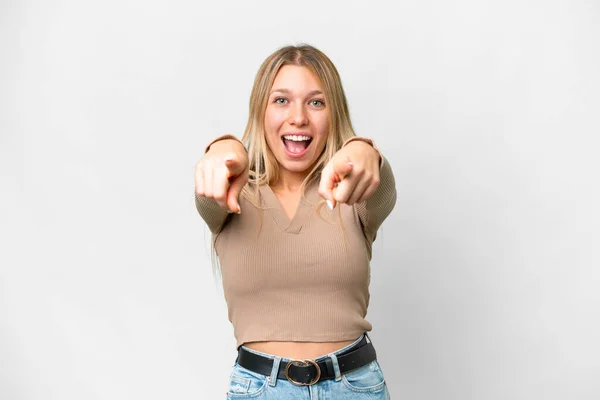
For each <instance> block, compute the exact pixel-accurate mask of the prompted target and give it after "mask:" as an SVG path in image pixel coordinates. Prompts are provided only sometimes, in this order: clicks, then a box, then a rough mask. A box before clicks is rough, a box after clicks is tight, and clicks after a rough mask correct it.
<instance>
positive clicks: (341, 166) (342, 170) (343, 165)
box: [333, 157, 352, 181]
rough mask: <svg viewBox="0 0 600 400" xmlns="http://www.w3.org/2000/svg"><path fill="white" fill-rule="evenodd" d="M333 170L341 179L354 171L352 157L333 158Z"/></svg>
mask: <svg viewBox="0 0 600 400" xmlns="http://www.w3.org/2000/svg"><path fill="white" fill-rule="evenodd" d="M333 171H334V172H335V174H336V175H337V176H338V178H339V180H340V181H341V180H342V179H344V178H345V177H346V176H347V175H348V174H349V173H350V172H351V171H352V161H350V157H338V158H337V159H335V158H334V160H333Z"/></svg>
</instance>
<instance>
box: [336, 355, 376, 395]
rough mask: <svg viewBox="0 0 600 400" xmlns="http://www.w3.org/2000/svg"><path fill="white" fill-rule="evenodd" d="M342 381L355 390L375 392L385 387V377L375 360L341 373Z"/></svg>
mask: <svg viewBox="0 0 600 400" xmlns="http://www.w3.org/2000/svg"><path fill="white" fill-rule="evenodd" d="M342 382H343V383H344V385H345V386H346V387H347V388H348V389H350V390H352V391H355V392H362V393H364V392H369V393H375V392H379V391H383V390H384V389H385V377H384V376H383V372H382V371H381V367H380V366H379V363H378V362H377V360H373V361H371V362H370V363H369V364H367V365H364V366H362V367H360V368H357V369H354V370H352V371H349V372H346V373H344V374H342Z"/></svg>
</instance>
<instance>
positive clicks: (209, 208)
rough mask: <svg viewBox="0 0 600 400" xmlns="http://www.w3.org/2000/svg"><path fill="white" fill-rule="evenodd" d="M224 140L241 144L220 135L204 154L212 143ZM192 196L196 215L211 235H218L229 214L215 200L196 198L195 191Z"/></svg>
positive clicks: (230, 137) (227, 136)
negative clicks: (204, 223) (196, 211)
mask: <svg viewBox="0 0 600 400" xmlns="http://www.w3.org/2000/svg"><path fill="white" fill-rule="evenodd" d="M224 139H233V140H237V141H238V142H240V143H242V142H241V141H240V140H239V139H238V138H236V137H235V136H233V135H222V136H219V137H218V138H216V139H215V140H213V141H212V142H210V143H209V144H208V145H207V146H206V149H205V150H204V154H206V153H207V152H208V150H209V149H210V146H212V144H213V143H215V142H217V141H219V140H224ZM242 144H243V143H242ZM194 196H195V198H196V210H198V213H199V214H200V216H201V217H202V219H203V220H204V222H206V225H208V229H210V231H211V232H212V233H218V232H219V231H220V230H221V229H222V228H223V224H224V223H225V220H226V219H227V216H228V215H229V212H228V211H227V210H224V209H223V208H221V207H220V206H219V203H217V202H216V200H215V199H210V198H208V197H204V196H198V194H197V193H196V192H195V191H194Z"/></svg>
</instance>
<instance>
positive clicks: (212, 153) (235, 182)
mask: <svg viewBox="0 0 600 400" xmlns="http://www.w3.org/2000/svg"><path fill="white" fill-rule="evenodd" d="M194 179H195V181H196V195H197V196H204V197H208V198H213V199H215V201H216V202H217V203H218V204H219V206H221V207H222V208H224V209H226V210H228V211H231V212H236V213H238V214H239V213H240V212H241V208H240V204H239V195H240V192H241V191H242V189H243V187H244V185H246V182H248V153H247V152H246V149H245V148H244V146H243V145H242V143H241V142H239V141H237V140H233V139H223V140H219V141H217V142H214V143H213V144H211V145H210V148H209V150H208V151H207V152H206V153H205V154H204V156H203V157H202V158H201V159H200V161H198V163H197V164H196V168H195V171H194Z"/></svg>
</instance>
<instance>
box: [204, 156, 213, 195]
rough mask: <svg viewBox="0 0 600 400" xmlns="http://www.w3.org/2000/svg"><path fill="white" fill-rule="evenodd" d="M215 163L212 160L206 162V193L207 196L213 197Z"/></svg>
mask: <svg viewBox="0 0 600 400" xmlns="http://www.w3.org/2000/svg"><path fill="white" fill-rule="evenodd" d="M213 172H214V168H213V164H212V163H211V162H206V163H205V164H204V195H205V196H206V197H209V198H212V197H213V181H214V180H213Z"/></svg>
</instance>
